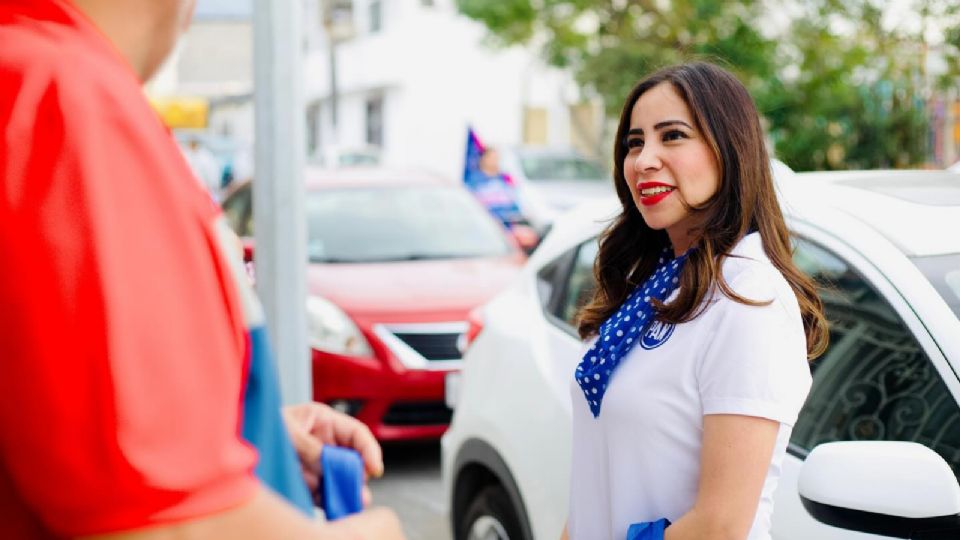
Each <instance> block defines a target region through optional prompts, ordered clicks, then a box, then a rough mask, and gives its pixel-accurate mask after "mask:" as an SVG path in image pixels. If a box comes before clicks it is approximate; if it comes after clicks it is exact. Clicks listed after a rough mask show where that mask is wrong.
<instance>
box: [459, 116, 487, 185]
mask: <svg viewBox="0 0 960 540" xmlns="http://www.w3.org/2000/svg"><path fill="white" fill-rule="evenodd" d="M483 151H484V146H483V143H482V142H480V139H479V138H478V137H477V134H476V133H474V131H473V128H472V127H469V126H467V154H466V156H465V157H464V161H463V181H464V182H468V181H469V180H470V179H471V178H473V177H474V176H475V175H476V173H477V171H479V170H480V156H481V155H483Z"/></svg>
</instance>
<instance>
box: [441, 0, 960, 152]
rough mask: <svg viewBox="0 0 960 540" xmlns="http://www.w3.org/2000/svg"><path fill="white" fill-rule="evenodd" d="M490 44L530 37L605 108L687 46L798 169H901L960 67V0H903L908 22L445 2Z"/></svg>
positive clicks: (859, 1)
mask: <svg viewBox="0 0 960 540" xmlns="http://www.w3.org/2000/svg"><path fill="white" fill-rule="evenodd" d="M458 4H459V7H460V9H461V11H462V12H463V13H465V14H466V15H468V16H470V17H472V18H474V19H477V20H479V21H481V22H483V23H484V24H486V26H487V27H488V28H489V30H490V32H491V35H492V37H493V39H494V41H496V42H498V43H500V44H502V45H512V44H520V43H537V44H540V46H541V47H542V51H543V54H544V57H545V58H546V60H547V61H548V62H549V63H551V64H553V65H556V66H561V67H567V68H570V69H571V70H573V73H574V74H575V76H576V78H577V80H578V82H579V83H580V84H581V86H582V87H583V88H585V89H586V90H588V91H590V92H595V93H596V94H597V95H599V96H601V97H602V99H603V101H604V103H605V104H606V110H607V114H608V116H610V117H616V115H617V114H618V113H619V109H620V107H621V105H622V101H623V99H624V97H625V96H626V94H627V93H628V92H629V89H630V88H631V87H632V85H633V84H634V83H635V82H636V80H637V79H639V78H640V77H642V76H643V75H644V74H646V73H649V72H650V71H652V70H654V69H656V68H658V67H661V66H664V65H669V64H672V63H676V62H679V61H683V60H687V59H690V58H696V57H706V58H708V59H713V60H715V61H719V62H720V63H721V64H722V65H725V66H726V67H727V68H729V69H731V70H732V71H734V72H735V73H736V74H737V75H738V76H739V77H740V78H741V80H743V81H744V83H745V84H746V85H747V87H748V89H750V91H751V93H752V94H753V95H754V97H755V99H756V101H757V104H758V107H759V108H760V111H761V113H762V114H763V115H764V116H765V119H766V123H767V127H768V131H769V133H770V136H771V139H772V141H773V143H774V145H775V149H776V154H777V156H778V157H779V158H781V159H783V160H784V161H785V162H787V163H788V164H789V165H791V166H792V167H794V168H795V169H798V170H811V169H843V168H875V167H904V166H909V165H916V164H920V163H923V162H924V161H925V159H926V157H927V155H928V153H929V149H928V148H927V130H928V120H929V113H928V111H927V110H926V103H927V102H928V100H929V98H930V97H931V95H932V93H933V92H935V91H936V90H937V89H942V88H944V87H945V86H950V85H955V84H956V81H957V75H958V73H960V5H956V3H953V2H942V1H937V0H910V1H909V6H908V8H909V9H908V12H909V13H912V14H913V15H914V16H913V19H915V21H914V22H916V21H919V26H918V25H916V24H914V25H913V27H910V26H909V25H904V24H897V23H898V21H896V20H893V21H892V22H891V19H890V13H889V12H888V11H887V10H888V7H889V6H888V5H887V2H884V1H883V0H804V1H803V2H797V3H794V4H791V5H792V6H793V8H794V12H793V13H792V18H791V19H790V20H789V22H788V24H787V25H786V26H785V27H783V28H780V29H775V28H774V29H767V28H765V32H761V31H760V30H759V28H760V27H761V26H764V27H766V26H769V23H770V22H771V21H774V20H776V19H777V17H776V16H775V15H777V14H775V13H772V12H771V11H767V10H768V9H778V10H781V11H782V10H783V6H784V5H786V4H783V3H780V2H773V3H763V2H761V1H759V0H756V1H755V0H728V1H724V2H718V1H715V0H672V1H671V0H458ZM938 26H939V27H941V28H943V29H944V30H945V32H944V39H943V40H942V43H939V44H937V45H936V46H938V47H940V49H939V55H940V56H941V57H943V58H944V59H945V62H946V64H947V68H946V71H945V72H944V73H941V74H940V75H939V77H938V78H937V79H936V80H934V79H933V78H932V77H931V75H930V74H928V73H927V71H926V64H927V58H928V54H929V53H930V50H929V47H928V45H929V44H928V43H927V34H928V33H929V31H930V30H931V29H932V28H934V27H938Z"/></svg>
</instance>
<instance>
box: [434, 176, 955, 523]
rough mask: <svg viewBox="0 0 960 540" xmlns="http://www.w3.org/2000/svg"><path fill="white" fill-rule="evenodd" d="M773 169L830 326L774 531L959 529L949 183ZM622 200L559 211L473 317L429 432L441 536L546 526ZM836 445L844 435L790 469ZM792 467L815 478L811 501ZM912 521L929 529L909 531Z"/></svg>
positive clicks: (562, 503) (561, 516)
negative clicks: (587, 319)
mask: <svg viewBox="0 0 960 540" xmlns="http://www.w3.org/2000/svg"><path fill="white" fill-rule="evenodd" d="M773 168H774V171H775V176H777V177H778V188H779V190H780V192H781V203H782V205H783V207H784V211H785V215H786V216H787V219H788V225H789V227H790V228H791V230H792V231H794V232H795V234H796V243H795V253H794V260H795V262H796V264H797V265H798V266H799V267H800V268H801V269H802V270H804V271H805V272H806V273H808V274H809V275H811V276H813V277H814V278H815V279H816V280H817V282H818V283H820V284H822V285H823V288H822V289H821V298H822V299H823V302H824V307H825V309H826V315H827V318H828V319H829V320H830V322H831V330H830V347H829V349H828V350H827V351H826V353H825V354H824V355H823V356H822V357H820V358H819V359H818V360H816V361H815V362H813V364H812V370H813V386H812V389H811V392H810V395H809V398H808V399H807V402H806V405H805V406H804V408H803V410H802V411H801V413H800V416H799V419H798V421H797V423H796V425H795V427H794V429H793V433H792V437H791V441H790V446H789V448H788V454H787V456H786V457H785V458H784V462H783V464H782V472H781V477H780V483H779V488H778V490H777V492H776V496H775V497H776V506H775V510H774V514H773V529H772V536H773V538H776V539H777V540H809V539H813V538H815V539H817V540H861V539H868V538H888V537H898V538H907V537H909V538H920V537H923V538H960V528H958V526H960V516H958V515H957V514H960V508H958V506H960V487H958V486H957V483H956V477H957V476H958V475H960V404H958V403H960V380H958V378H957V373H960V318H958V317H960V234H958V232H957V231H960V183H958V182H957V181H956V177H955V175H953V174H952V173H947V172H933V171H881V172H878V171H867V172H851V173H809V174H797V175H794V174H793V173H792V172H791V171H789V169H785V166H783V165H782V164H774V167H773ZM619 208H620V205H619V201H617V200H616V198H610V199H609V200H606V201H598V202H593V203H588V204H586V205H584V206H581V207H579V208H578V209H576V210H574V211H573V212H571V213H568V214H565V215H564V216H562V217H560V218H558V219H557V221H556V222H555V224H554V227H553V228H552V230H551V232H550V234H549V235H548V236H547V238H546V239H545V240H544V241H543V243H542V245H541V246H540V247H539V248H538V249H537V251H536V252H535V253H534V254H533V256H532V257H531V259H530V261H529V263H528V264H527V266H526V267H525V269H524V271H523V273H522V274H521V275H520V278H519V279H518V280H517V282H516V283H514V284H513V285H511V286H510V287H509V288H508V289H507V290H505V291H504V292H503V293H502V294H500V295H498V296H497V297H496V298H495V299H494V300H492V301H491V302H490V303H488V304H486V305H485V306H483V307H482V308H480V309H478V310H477V311H475V312H474V315H473V316H472V317H471V320H472V321H473V322H472V326H471V329H470V331H469V332H468V335H469V336H471V337H472V341H471V342H470V343H469V344H467V345H466V346H467V347H468V348H467V350H466V353H465V356H464V369H463V371H462V372H461V374H460V376H461V377H462V380H461V381H460V383H459V387H460V391H459V393H458V394H457V395H454V396H451V405H454V406H455V414H454V418H453V423H452V424H451V427H450V430H449V431H448V432H447V434H446V435H445V436H444V437H443V439H442V477H443V485H444V490H445V493H446V498H447V501H448V503H449V510H450V517H451V525H452V527H453V530H454V538H455V539H456V540H463V539H465V538H488V539H502V538H510V539H512V540H530V539H533V538H538V539H539V538H547V539H550V538H559V536H560V532H561V529H562V528H563V526H564V523H565V522H566V519H567V499H568V491H569V489H570V488H569V468H570V440H571V425H570V415H571V410H572V409H571V407H572V406H585V405H584V404H583V403H571V399H570V384H571V382H572V375H573V373H574V370H575V368H576V365H577V363H578V362H579V361H580V353H581V351H582V344H581V341H580V339H579V337H578V336H577V332H576V327H575V324H576V314H577V311H578V310H579V308H580V307H581V306H582V305H583V304H584V303H585V302H586V301H588V300H589V298H590V297H591V295H592V293H593V290H594V287H595V281H594V277H593V263H594V260H595V258H596V255H597V247H598V246H597V235H598V234H599V233H600V231H601V229H602V228H603V227H604V226H605V225H606V223H608V222H609V220H610V219H611V218H613V217H614V216H616V215H617V214H618V212H619ZM494 389H495V390H494ZM493 392H495V394H496V397H493V396H491V393H493ZM834 441H853V442H852V443H850V442H845V443H842V444H845V445H847V446H845V447H843V450H844V452H840V454H845V455H839V456H838V455H836V453H835V455H832V456H828V459H826V460H825V461H824V460H814V459H812V458H811V459H810V460H809V461H810V462H816V463H807V464H806V465H805V462H807V457H808V454H811V452H812V451H814V447H818V445H820V446H819V448H820V449H827V448H835V447H833V446H832V445H821V443H828V442H834ZM893 441H909V442H912V443H919V444H912V445H906V446H902V445H903V443H897V442H893ZM898 445H901V446H898ZM921 445H922V446H921ZM818 451H819V450H818ZM933 452H936V454H939V456H940V457H937V456H936V455H933ZM811 455H812V454H811ZM821 455H822V452H821ZM931 456H932V457H931ZM941 458H942V459H941ZM884 460H887V462H888V463H889V461H890V460H892V461H893V462H894V463H896V465H895V466H886V467H885V466H882V465H881V464H882V463H884ZM944 461H946V463H944ZM948 465H949V466H948ZM951 468H952V471H951ZM864 470H867V471H868V472H867V473H864V472H863V471H864ZM801 471H802V472H803V473H804V474H806V476H807V477H808V478H814V479H816V478H818V477H819V478H820V479H825V481H822V482H821V483H820V485H821V486H823V489H822V490H821V492H820V493H819V494H817V493H815V490H811V489H810V486H811V485H814V484H815V482H810V481H808V482H807V483H806V484H804V482H803V481H802V480H803V478H802V477H803V474H801ZM850 478H855V479H853V480H850ZM937 485H939V486H940V487H942V488H943V489H942V490H938V489H935V488H934V486H937ZM805 486H806V487H805ZM805 489H806V490H807V491H804V490H805ZM811 512H814V513H816V514H817V515H818V516H819V518H818V519H822V520H823V522H821V521H819V520H818V519H815V518H814V517H812V514H811ZM880 514H886V515H880ZM921 518H922V519H921ZM934 518H936V519H934ZM925 519H926V520H927V521H924V520H925ZM825 523H829V524H830V525H827V524H825ZM924 527H927V528H936V527H941V528H942V531H941V533H940V534H941V536H936V535H930V536H914V535H911V534H910V533H909V531H918V530H922V529H923V528H924ZM855 531H861V532H855ZM904 531H907V532H904ZM867 533H871V534H867Z"/></svg>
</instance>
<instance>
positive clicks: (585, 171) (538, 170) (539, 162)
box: [520, 154, 607, 182]
mask: <svg viewBox="0 0 960 540" xmlns="http://www.w3.org/2000/svg"><path fill="white" fill-rule="evenodd" d="M520 166H521V167H523V174H525V175H526V176H527V178H529V179H530V180H533V181H535V182H536V181H544V180H565V181H598V182H602V181H606V179H607V173H606V172H605V171H604V170H603V167H602V166H601V165H600V164H599V163H597V162H595V161H590V160H588V159H586V158H582V157H579V156H576V155H550V154H543V155H525V156H521V158H520Z"/></svg>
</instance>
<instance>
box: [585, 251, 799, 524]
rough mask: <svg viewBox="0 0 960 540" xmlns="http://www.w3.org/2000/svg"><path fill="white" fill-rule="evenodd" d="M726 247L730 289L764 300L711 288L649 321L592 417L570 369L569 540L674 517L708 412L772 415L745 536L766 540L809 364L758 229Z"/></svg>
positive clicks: (692, 486) (692, 474)
mask: <svg viewBox="0 0 960 540" xmlns="http://www.w3.org/2000/svg"><path fill="white" fill-rule="evenodd" d="M733 254H734V255H737V256H738V257H729V258H727V259H726V260H725V261H724V263H723V275H724V278H725V279H726V281H727V283H728V284H729V285H730V287H731V288H732V289H733V290H734V291H735V292H736V293H738V294H739V295H740V296H742V297H745V298H748V299H751V300H760V301H766V300H773V302H772V303H771V304H769V305H767V306H748V305H744V304H740V303H737V302H734V301H733V300H730V299H729V298H727V297H725V296H723V295H722V294H720V293H717V294H714V295H713V297H712V300H711V301H710V306H709V307H708V308H707V309H706V311H704V312H703V313H702V314H701V315H700V316H698V317H697V318H695V319H694V320H692V321H690V322H687V323H684V324H679V325H676V326H673V325H660V324H659V323H655V324H654V325H651V328H650V329H648V330H647V331H646V332H645V333H644V336H643V338H642V339H641V343H640V344H638V345H637V346H636V347H634V349H633V350H632V351H631V352H630V353H629V354H628V355H627V357H626V358H625V359H624V361H623V362H622V363H621V364H620V365H619V366H618V367H617V370H616V371H615V372H614V374H613V376H612V377H611V378H610V383H609V387H608V388H607V391H606V394H605V395H604V398H603V404H602V407H601V410H600V416H599V417H598V418H594V417H593V415H592V414H591V413H590V409H589V407H588V406H587V403H586V400H585V399H584V396H583V391H582V390H581V388H580V387H579V386H578V385H577V383H576V381H574V380H573V376H572V375H573V374H571V377H570V380H571V384H570V393H571V398H572V400H573V456H572V458H573V460H572V465H573V469H572V471H571V475H570V480H571V486H570V487H571V491H570V512H569V522H568V527H569V532H570V538H571V539H572V540H598V539H607V538H609V539H623V538H626V533H627V528H628V527H629V526H630V524H632V523H639V522H643V521H656V520H658V519H660V518H667V519H669V520H670V521H672V522H673V521H676V520H677V519H679V518H680V517H681V516H683V515H684V514H685V513H687V512H688V511H689V510H690V509H691V508H692V506H693V503H694V501H695V499H696V495H697V486H698V481H699V478H700V448H701V442H702V436H703V416H704V415H707V414H741V415H747V416H758V417H763V418H769V419H772V420H776V421H777V422H780V431H779V433H778V436H777V442H776V447H775V449H774V453H773V458H772V460H771V463H770V467H769V468H768V469H767V477H766V480H765V481H764V485H763V492H762V495H761V498H760V504H759V506H758V508H757V514H756V517H755V518H754V522H753V526H752V528H751V529H750V535H749V537H748V538H749V540H769V538H770V533H769V531H770V517H771V514H772V513H773V492H774V490H775V489H776V487H777V481H778V479H779V477H780V467H781V463H782V462H783V456H784V454H785V452H786V447H787V442H788V441H789V439H790V432H791V430H792V428H793V424H794V422H795V421H796V419H797V414H798V413H799V412H800V408H801V407H802V406H803V402H804V400H805V399H806V397H807V393H808V392H809V390H810V382H811V377H810V368H809V366H808V363H807V358H806V351H807V348H806V337H805V334H804V329H803V322H802V320H801V317H800V309H799V307H798V305H797V300H796V297H795V296H794V293H793V291H792V289H791V288H790V286H789V284H788V283H787V282H786V280H785V279H784V278H783V276H782V275H781V274H780V272H779V271H778V270H777V269H776V267H774V266H773V265H772V264H771V263H770V261H769V259H768V258H767V256H766V254H765V253H764V251H763V246H762V244H761V239H760V235H759V234H757V233H753V234H750V235H748V236H746V237H745V238H744V239H743V240H741V241H740V242H739V243H738V244H737V246H736V247H735V248H734V250H733ZM675 295H676V292H675V293H674V296H675ZM672 298H673V297H671V299H672ZM589 345H590V344H589V343H588V344H587V348H589ZM584 352H586V348H585V349H584Z"/></svg>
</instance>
